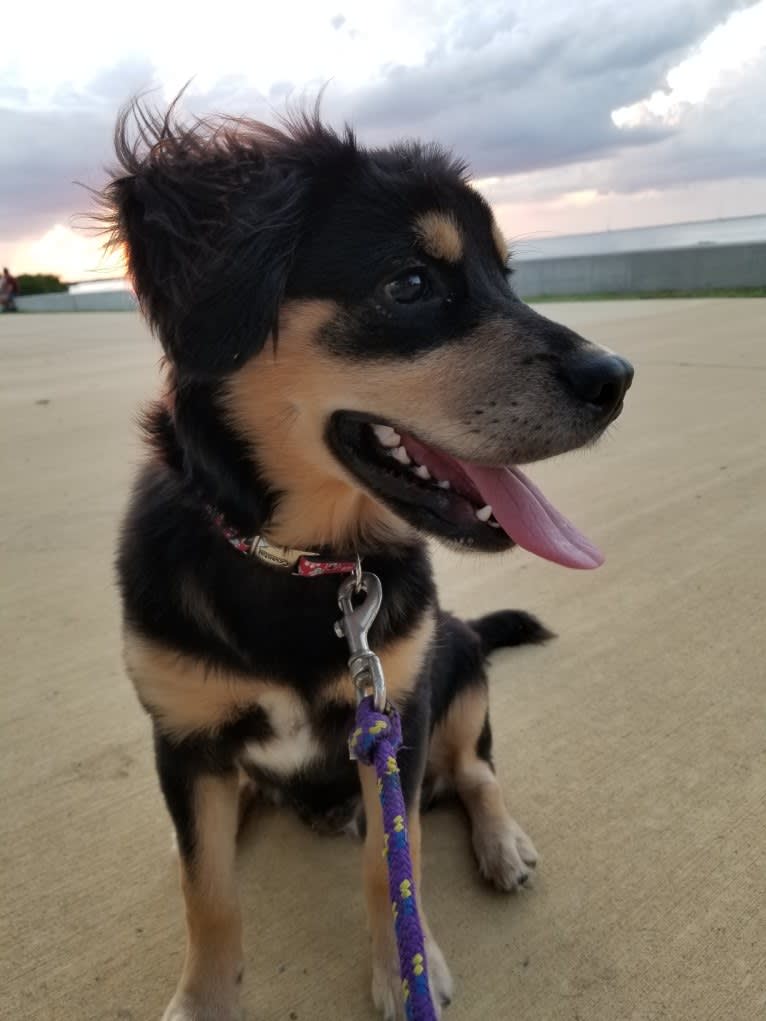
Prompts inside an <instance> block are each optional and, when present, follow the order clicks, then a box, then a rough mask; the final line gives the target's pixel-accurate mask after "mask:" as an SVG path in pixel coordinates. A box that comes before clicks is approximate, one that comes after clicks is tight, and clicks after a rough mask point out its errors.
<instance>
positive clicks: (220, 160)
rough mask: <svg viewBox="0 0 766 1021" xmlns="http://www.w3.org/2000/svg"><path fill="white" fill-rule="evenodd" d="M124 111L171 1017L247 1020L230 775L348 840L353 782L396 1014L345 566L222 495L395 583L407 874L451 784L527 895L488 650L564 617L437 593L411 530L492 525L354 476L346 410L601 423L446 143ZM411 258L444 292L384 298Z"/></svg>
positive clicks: (441, 997) (417, 426)
mask: <svg viewBox="0 0 766 1021" xmlns="http://www.w3.org/2000/svg"><path fill="white" fill-rule="evenodd" d="M133 116H134V122H133V123H134V124H137V127H138V137H137V139H136V140H135V141H132V142H131V141H129V127H130V123H129V117H128V116H126V117H124V118H123V119H122V120H121V122H120V125H119V127H118V132H117V153H118V158H119V164H120V166H119V169H118V170H117V171H116V172H115V174H114V176H113V179H112V180H111V183H110V184H109V186H108V188H107V190H106V192H105V202H106V204H107V207H108V210H109V213H108V215H109V216H111V217H112V221H113V222H112V225H113V228H114V232H115V235H114V236H115V240H116V241H117V242H118V243H121V244H124V246H125V249H126V252H127V256H128V260H129V267H130V273H131V277H132V279H133V282H134V285H135V288H136V292H137V294H138V297H139V299H140V301H141V305H142V308H143V310H144V312H145V314H146V316H147V317H148V320H149V322H150V323H151V325H152V327H153V328H154V330H155V332H156V334H157V335H158V337H159V339H160V341H161V342H162V345H163V347H164V349H165V353H166V387H165V392H164V394H163V396H162V397H161V399H160V400H159V401H157V402H156V403H155V404H154V405H153V406H152V407H151V408H150V410H149V411H148V413H147V414H146V417H145V423H144V428H145V433H146V436H147V439H148V442H149V451H150V453H149V456H148V458H147V460H146V463H145V465H144V467H143V468H142V470H141V472H140V475H139V478H138V481H137V483H136V485H135V488H134V491H133V496H132V499H131V502H130V507H129V510H128V513H127V517H126V520H125V523H124V527H123V530H122V537H121V542H120V549H119V558H118V567H119V579H120V587H121V592H122V599H123V606H124V620H125V659H126V663H127V668H128V672H129V674H130V676H131V678H132V680H133V682H134V684H135V687H136V691H137V693H138V697H139V699H140V700H141V702H142V704H143V706H144V707H145V709H146V710H147V712H148V713H149V714H150V716H151V719H152V722H153V726H154V740H155V749H156V762H157V769H158V773H159V778H160V783H161V786H162V790H163V793H164V795H165V799H166V802H167V805H168V809H169V811H170V814H171V816H172V818H173V822H174V825H175V828H176V832H177V838H178V847H179V852H180V858H181V871H182V886H183V892H184V897H185V901H186V913H187V924H188V947H187V955H186V961H185V965H184V970H183V974H182V977H181V980H180V983H179V986H178V989H177V991H176V994H175V996H174V997H173V1000H172V1003H171V1004H170V1006H169V1007H168V1010H167V1012H166V1014H165V1017H166V1019H168V1021H171V1019H172V1021H202V1019H206V1021H212V1019H216V1021H231V1019H234V1018H235V1017H236V1016H238V1010H239V991H240V983H241V979H242V950H241V943H240V915H239V907H238V901H237V894H236V890H235V882H234V855H235V838H236V833H237V827H238V820H239V813H240V808H239V803H240V797H241V791H242V789H243V786H244V784H243V778H247V780H248V788H250V787H251V786H252V784H255V786H256V787H257V789H258V790H259V791H261V792H264V793H267V794H278V795H279V796H280V797H281V798H282V799H283V800H284V801H285V802H287V803H288V804H289V805H291V806H293V807H294V808H295V809H296V810H297V811H298V812H299V813H300V815H301V816H302V817H304V818H305V819H307V820H309V821H311V822H312V823H314V824H316V825H319V826H322V827H331V828H336V829H341V828H343V827H345V826H347V825H348V824H350V823H352V822H353V820H354V819H355V818H356V817H357V806H358V804H359V801H360V793H361V800H362V802H363V805H364V809H365V815H366V840H365V850H364V887H365V896H366V900H367V907H368V913H369V923H370V930H371V937H372V955H373V996H374V998H375V1001H376V1004H377V1005H378V1007H379V1008H380V1009H381V1011H382V1012H383V1014H384V1016H385V1017H387V1018H393V1017H399V1016H400V1012H401V1010H402V1003H401V994H400V987H399V980H398V968H397V961H396V953H395V946H394V941H393V931H392V925H391V911H390V906H389V903H388V894H387V887H386V877H385V868H384V862H383V858H382V856H381V850H380V848H381V842H382V837H381V821H380V818H379V806H378V804H377V795H376V791H375V782H374V777H371V775H370V773H369V770H368V769H365V768H362V769H360V770H359V771H357V769H356V767H354V766H352V764H351V763H350V762H349V760H348V752H347V746H346V741H347V737H348V734H349V731H350V729H351V726H352V721H353V716H354V690H353V686H352V683H351V680H350V677H349V674H348V670H347V665H346V660H347V655H348V653H347V649H346V647H345V643H343V642H342V641H339V640H338V638H337V637H336V635H335V634H334V632H333V623H334V621H335V619H336V618H337V616H338V607H337V601H336V599H337V590H338V584H339V582H338V579H337V578H332V577H319V578H314V579H311V580H306V579H303V578H298V577H294V576H293V575H292V574H290V573H287V572H283V571H281V570H279V569H276V568H274V567H271V566H269V565H267V564H264V563H261V562H259V561H257V560H255V559H253V558H250V557H246V556H243V555H241V554H240V553H239V552H237V551H236V550H234V549H233V548H232V547H231V546H230V545H229V544H228V543H227V541H226V539H225V538H224V536H223V535H222V534H221V532H220V531H219V530H218V528H217V527H216V526H215V525H214V524H213V522H212V520H211V517H210V514H209V513H208V510H207V505H208V504H212V505H214V506H215V507H216V508H217V509H218V510H219V511H220V512H222V514H223V515H224V516H225V518H226V519H227V521H228V522H229V523H230V524H231V525H232V526H234V527H235V528H236V529H238V530H239V531H241V532H242V533H243V534H246V535H253V534H255V533H258V532H261V531H263V530H264V529H265V530H266V531H267V533H268V535H269V537H270V539H271V540H272V541H274V542H276V543H279V544H282V545H285V546H291V547H297V548H302V549H316V550H319V551H325V552H327V553H328V554H332V556H334V557H353V556H354V555H356V554H357V553H358V554H359V555H360V556H361V557H362V558H363V561H364V567H365V569H366V570H369V571H372V572H374V573H375V574H377V575H378V577H379V578H380V580H381V582H382V587H383V593H384V602H383V608H382V610H381V612H380V614H379V616H378V618H377V620H376V622H375V624H374V626H373V628H372V630H371V633H370V643H371V646H372V648H373V649H374V650H376V651H377V652H378V654H379V655H380V658H381V660H382V663H383V668H384V671H385V676H386V682H387V687H388V693H389V697H390V698H391V699H392V700H393V702H394V703H395V704H396V705H397V706H398V708H399V710H400V712H401V714H402V719H403V729H404V750H403V751H402V753H401V758H400V767H401V776H402V782H403V786H404V792H405V798H406V801H407V804H408V806H409V827H410V839H411V845H412V850H413V857H414V864H415V869H416V873H418V874H419V868H420V862H419V846H420V826H419V808H420V806H421V800H423V801H425V800H427V799H428V797H430V795H431V794H432V793H434V792H438V791H444V790H452V791H456V792H457V794H458V795H459V797H460V798H461V800H462V802H463V804H464V805H465V808H466V809H467V812H468V815H469V818H470V823H471V828H472V835H473V845H474V848H475V852H476V857H477V859H478V864H479V868H480V869H481V872H482V873H483V875H485V876H486V877H487V879H488V880H490V881H491V882H493V883H494V884H495V885H496V886H497V887H499V888H500V889H502V890H513V889H515V888H516V887H517V886H518V885H520V884H523V883H524V882H525V881H526V880H527V877H528V875H529V870H530V867H532V866H534V864H535V861H536V853H535V850H534V847H533V845H532V843H531V841H530V840H529V838H528V837H526V835H525V834H524V832H523V831H522V830H521V828H520V827H519V826H518V825H517V824H516V823H515V822H514V820H513V819H512V818H511V817H510V815H509V813H508V810H507V808H506V806H505V802H504V799H503V795H502V792H501V790H500V788H499V785H498V782H497V779H496V777H495V773H494V770H493V766H492V754H491V752H492V749H491V746H492V736H491V730H490V722H489V715H488V695H487V680H486V675H485V672H484V660H485V657H486V656H487V655H488V654H489V653H490V652H491V651H492V649H494V648H498V647H500V646H508V645H518V644H522V643H524V642H538V641H542V640H544V639H546V638H547V637H549V633H548V632H547V631H546V630H545V629H544V628H543V627H542V625H540V624H539V623H538V622H537V621H536V620H535V619H534V618H532V617H530V616H529V615H527V614H524V613H522V612H518V611H504V612H501V613H498V614H494V615H492V616H490V617H488V618H483V619H482V620H480V621H476V622H473V623H472V624H466V623H463V622H461V621H459V620H457V619H456V618H454V617H452V616H451V615H449V614H448V613H445V612H444V611H442V610H441V609H440V608H439V604H438V601H437V596H436V590H435V586H434V581H433V576H432V571H431V566H430V561H429V555H428V551H427V548H426V545H425V542H424V540H423V538H422V533H423V532H433V533H435V534H437V535H438V536H439V537H441V538H442V539H445V540H447V541H451V542H453V543H455V542H457V543H460V542H466V541H467V542H468V544H469V545H471V544H476V545H481V543H480V542H478V541H477V542H474V539H473V538H470V537H469V539H468V540H466V539H465V537H464V536H463V535H461V534H460V530H459V529H458V528H457V527H456V525H455V523H454V521H446V520H445V521H440V522H439V521H437V519H436V518H435V517H434V516H433V515H432V514H431V513H430V512H428V511H427V510H423V509H422V508H420V509H418V508H415V509H412V508H410V509H409V510H406V511H405V510H402V511H401V513H400V512H399V510H400V508H399V504H398V503H397V500H396V499H395V498H394V496H393V495H392V494H391V493H388V492H386V491H381V492H376V491H375V490H374V488H371V487H370V486H368V485H366V484H364V482H362V481H360V479H359V477H358V475H357V474H356V473H355V470H354V464H353V463H350V462H349V460H348V459H347V458H346V459H344V457H343V456H342V452H341V451H340V449H339V447H338V442H339V441H338V439H337V435H336V434H334V433H332V430H331V422H332V421H333V420H334V416H335V415H336V413H337V412H339V411H346V412H351V413H359V414H366V415H369V416H372V417H373V418H374V419H375V420H376V421H381V422H384V423H385V422H391V423H394V424H406V425H407V426H408V427H409V428H410V429H411V430H412V431H413V432H414V433H416V434H417V435H419V436H422V437H428V441H429V442H433V443H434V444H435V445H436V446H438V447H441V448H442V449H445V450H450V451H452V452H453V453H454V454H456V455H457V456H460V457H462V458H465V459H472V458H473V459H475V460H481V461H483V462H484V463H492V464H504V463H518V462H520V461H522V462H523V461H530V460H535V459H538V458H541V457H546V456H549V455H551V454H554V453H559V452H561V451H563V450H566V449H571V448H573V447H576V446H579V445H581V444H582V443H585V442H588V441H590V440H591V439H593V438H594V437H595V436H596V435H597V434H598V432H600V431H601V430H602V428H603V426H604V423H603V422H600V421H599V422H596V421H595V420H594V419H593V416H592V415H591V414H590V412H588V411H585V410H583V408H582V406H581V402H579V401H578V400H577V399H576V398H575V397H574V396H573V395H572V394H571V393H570V392H569V390H568V389H567V387H566V385H565V383H564V382H562V378H563V377H562V371H561V366H562V363H563V361H564V360H565V359H566V358H569V357H573V356H575V355H577V354H578V353H579V352H581V351H585V350H586V349H587V347H588V346H587V345H586V342H585V341H583V340H582V339H581V338H579V337H577V336H576V335H575V334H574V333H572V332H571V331H569V330H567V329H565V328H564V327H561V326H557V325H555V324H553V323H551V322H550V321H548V320H546V319H544V318H543V317H541V316H539V315H537V314H536V313H534V312H533V311H532V310H531V309H529V308H528V307H527V306H525V305H524V304H522V303H521V302H520V301H519V300H518V299H517V298H516V297H515V296H514V294H513V292H512V289H511V287H510V284H509V281H508V271H507V265H506V263H507V253H506V251H505V247H504V244H503V241H502V235H501V233H500V231H499V229H498V227H497V225H496V223H495V221H494V219H493V217H492V214H491V212H490V210H489V208H488V206H487V205H486V203H485V202H484V201H483V199H482V198H481V197H480V196H479V195H478V194H477V193H476V192H475V191H473V190H472V189H471V188H470V186H469V185H468V183H467V177H466V169H465V167H464V165H463V164H461V163H459V162H458V161H456V160H454V159H453V158H451V157H450V156H449V155H447V154H445V153H444V152H443V151H441V150H440V149H438V148H436V147H432V146H422V145H418V144H409V145H400V146H397V147H394V148H391V149H385V150H364V149H362V148H361V147H360V146H359V145H358V144H357V142H356V141H355V139H354V136H353V134H352V133H351V132H350V131H346V133H345V134H343V135H337V134H335V133H334V132H333V131H331V130H329V129H327V128H326V127H324V126H322V124H321V123H320V122H319V119H318V118H317V117H315V116H300V117H298V118H296V119H294V120H293V121H292V122H290V123H288V124H286V126H285V127H284V128H282V129H275V128H271V127H267V126H264V125H262V124H258V123H254V122H249V121H242V120H237V121H232V120H227V121H221V122H220V123H217V124H210V123H205V122H196V123H195V124H193V125H192V126H191V127H184V126H181V125H179V124H178V123H176V122H175V121H174V119H173V115H172V114H169V115H168V116H167V117H166V118H164V119H160V118H155V117H154V116H153V115H151V114H148V113H146V112H145V111H144V110H142V109H140V108H134V110H133ZM413 266H415V267H425V269H424V270H423V272H427V273H428V275H429V278H430V283H429V287H430V288H431V291H430V296H429V300H424V301H420V302H418V301H415V302H413V303H409V302H408V303H405V304H402V305H401V306H400V305H398V304H391V303H390V302H388V298H387V296H388V295H390V287H389V286H388V284H386V282H390V281H391V279H392V278H395V277H396V276H397V274H399V275H401V274H402V273H406V272H408V271H409V270H410V269H411V267H413ZM396 286H397V287H398V286H405V287H410V286H413V282H412V279H411V278H408V280H407V281H405V284H404V285H399V284H397V285H396ZM381 288H383V289H381ZM386 288H388V289H386ZM387 302H388V303H387ZM485 531H488V530H487V529H485ZM490 537H491V536H490ZM508 544H509V543H506V545H508ZM490 548H491V543H490ZM498 548H499V547H498ZM360 778H361V782H360ZM424 780H425V785H424ZM426 791H427V792H429V793H428V794H426V793H425V792H426ZM427 949H428V957H429V968H430V975H431V983H432V990H433V995H434V1000H435V1003H436V1006H437V1010H438V1009H439V1005H441V1004H443V1003H446V1002H448V1000H449V998H450V995H451V980H450V977H449V972H448V970H447V967H446V965H445V963H444V960H443V957H442V955H441V953H440V951H439V949H438V946H437V945H436V943H435V942H434V940H433V938H432V937H431V935H430V933H429V934H428V937H427Z"/></svg>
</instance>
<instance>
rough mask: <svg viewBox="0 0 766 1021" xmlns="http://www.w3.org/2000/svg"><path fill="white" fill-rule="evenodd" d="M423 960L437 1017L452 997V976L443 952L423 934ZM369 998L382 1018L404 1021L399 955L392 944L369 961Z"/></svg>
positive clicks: (386, 1020) (385, 1020)
mask: <svg viewBox="0 0 766 1021" xmlns="http://www.w3.org/2000/svg"><path fill="white" fill-rule="evenodd" d="M426 962H427V965H428V981H429V983H430V986H431V1000H432V1002H433V1005H434V1012H435V1014H436V1017H437V1018H439V1017H441V1008H442V1007H446V1006H448V1004H449V1003H450V1002H451V1000H452V976H451V975H450V971H449V968H448V967H447V962H446V961H445V960H444V954H443V953H442V952H441V950H440V949H439V946H438V944H437V943H435V942H434V940H433V939H432V938H431V937H430V936H428V937H426ZM372 1000H373V1003H374V1004H375V1006H376V1007H377V1009H378V1011H379V1012H380V1014H381V1016H382V1017H383V1019H384V1021H405V1019H406V1017H407V1015H406V1012H405V1008H404V995H403V993H402V980H401V978H400V975H399V958H398V955H397V952H396V947H395V946H393V945H392V946H390V947H389V948H388V949H387V951H386V952H385V953H383V954H379V955H375V956H374V957H373V962H372Z"/></svg>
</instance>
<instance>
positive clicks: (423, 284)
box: [384, 269, 430, 305]
mask: <svg viewBox="0 0 766 1021" xmlns="http://www.w3.org/2000/svg"><path fill="white" fill-rule="evenodd" d="M384 290H385V293H386V297H387V298H388V299H389V300H390V301H395V302H396V303H397V304H399V305H411V304H412V303H413V302H415V301H422V300H423V298H427V297H428V296H429V294H430V288H429V284H428V277H427V276H426V274H425V273H424V272H423V270H420V269H410V270H407V272H406V273H402V275H401V276H398V277H396V278H395V279H394V280H391V281H389V282H388V283H387V284H386V286H385V288H384Z"/></svg>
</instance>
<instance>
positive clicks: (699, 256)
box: [17, 242, 766, 312]
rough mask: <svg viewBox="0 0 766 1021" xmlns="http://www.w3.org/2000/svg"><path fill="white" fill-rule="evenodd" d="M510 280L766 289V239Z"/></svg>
mask: <svg viewBox="0 0 766 1021" xmlns="http://www.w3.org/2000/svg"><path fill="white" fill-rule="evenodd" d="M514 265H515V273H514V275H513V284H514V287H515V288H516V290H517V292H518V294H519V295H520V296H521V297H522V298H525V297H531V296H532V295H543V294H599V293H604V292H605V293H610V292H613V293H627V294H641V293H642V292H646V291H694V290H706V289H707V288H711V287H766V242H762V243H752V244H740V245H711V246H709V247H708V246H704V247H703V246H697V247H695V248H671V249H665V250H664V251H652V252H614V253H611V254H609V255H578V256H567V257H563V258H559V259H518V260H517V261H516V262H515V264H514ZM17 303H18V306H19V309H22V310H23V311H25V312H91V311H101V312H103V311H118V310H120V311H122V310H133V309H135V308H136V300H135V298H134V297H133V295H132V293H131V292H130V291H124V290H122V291H98V292H93V293H89V294H36V295H30V296H29V297H27V298H19V299H18V300H17Z"/></svg>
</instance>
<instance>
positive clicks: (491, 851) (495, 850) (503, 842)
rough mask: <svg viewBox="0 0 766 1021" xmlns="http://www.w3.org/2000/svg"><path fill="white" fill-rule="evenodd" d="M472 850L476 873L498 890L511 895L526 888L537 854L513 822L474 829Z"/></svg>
mask: <svg viewBox="0 0 766 1021" xmlns="http://www.w3.org/2000/svg"><path fill="white" fill-rule="evenodd" d="M473 847H474V851H475V852H476V859H477V861H478V863H479V871H480V872H481V874H482V876H484V878H485V879H487V880H489V882H490V883H492V884H493V885H494V886H496V887H497V889H498V890H503V891H504V892H505V893H511V892H512V891H513V890H517V889H518V888H519V887H522V886H526V885H527V884H528V882H529V879H530V877H531V874H532V873H531V870H532V869H534V867H535V865H536V864H537V857H538V856H537V851H536V850H535V845H534V844H533V843H532V841H531V840H530V838H529V837H528V836H527V834H526V833H525V832H524V830H523V829H522V828H521V826H519V824H518V823H517V822H516V820H515V819H511V818H510V817H509V819H508V822H507V824H506V825H503V826H497V827H495V826H492V827H485V828H481V829H476V830H474V832H473Z"/></svg>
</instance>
